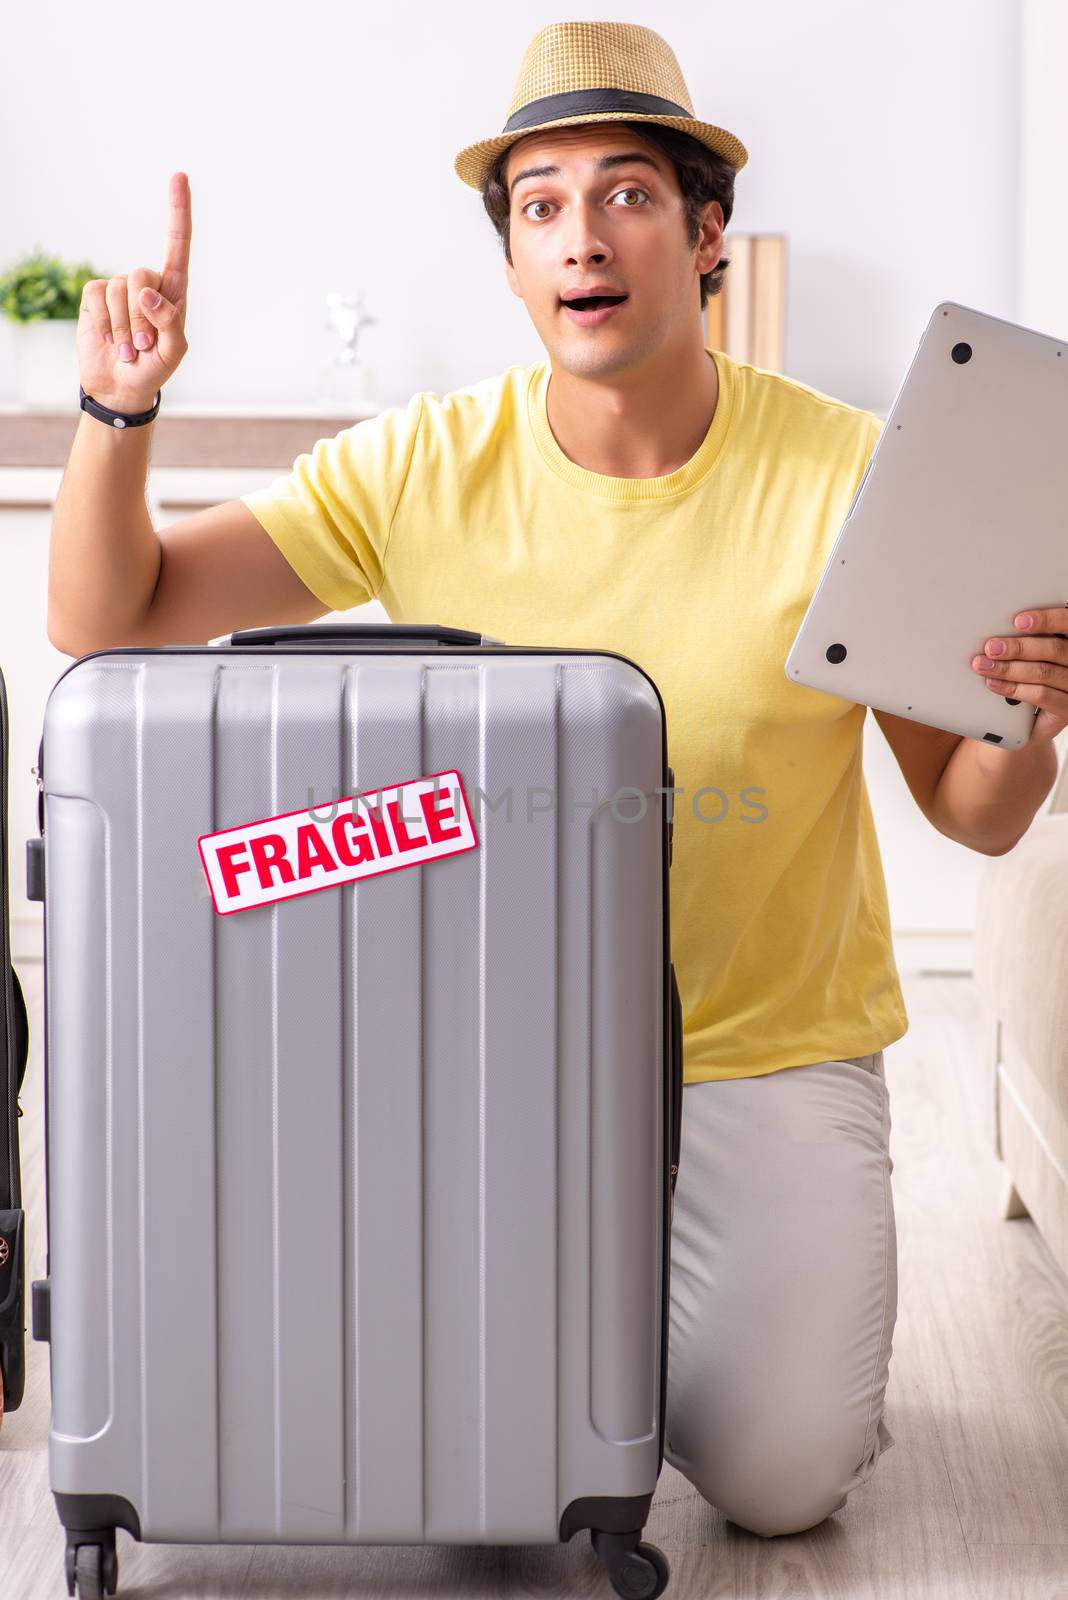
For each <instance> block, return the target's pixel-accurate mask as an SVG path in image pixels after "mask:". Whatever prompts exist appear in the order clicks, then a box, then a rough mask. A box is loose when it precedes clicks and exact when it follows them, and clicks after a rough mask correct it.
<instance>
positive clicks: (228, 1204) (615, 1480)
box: [27, 624, 682, 1600]
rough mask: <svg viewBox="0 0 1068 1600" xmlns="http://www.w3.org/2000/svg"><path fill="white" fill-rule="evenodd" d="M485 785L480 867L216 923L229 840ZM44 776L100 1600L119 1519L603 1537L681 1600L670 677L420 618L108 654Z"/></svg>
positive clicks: (62, 1297)
mask: <svg viewBox="0 0 1068 1600" xmlns="http://www.w3.org/2000/svg"><path fill="white" fill-rule="evenodd" d="M448 772H452V773H453V774H454V775H458V777H459V779H460V782H461V784H462V788H463V797H464V799H465V801H466V803H467V806H468V813H469V818H470V820H471V823H472V826H473V830H474V833H475V836H476V837H475V843H474V845H473V846H471V847H467V848H464V849H463V850H460V851H458V853H455V854H451V855H449V856H448V857H444V858H442V859H435V860H425V861H421V862H420V864H417V865H413V866H409V865H407V863H403V865H404V867H405V870H395V866H396V863H394V864H393V868H394V869H391V870H386V869H385V868H384V867H382V866H381V861H379V862H378V863H377V865H376V870H375V873H374V875H368V876H366V877H361V878H360V879H359V881H353V882H346V883H342V884H337V883H332V884H331V886H329V887H321V888H317V887H316V886H315V883H314V881H313V882H312V884H311V887H310V888H308V887H307V886H304V885H302V887H301V892H297V889H296V888H294V886H293V879H292V876H291V877H290V879H289V880H285V881H286V882H287V890H286V892H287V895H288V897H287V898H284V899H277V900H275V901H274V902H273V903H270V904H252V905H249V906H247V908H246V909H242V910H239V911H238V912H236V913H231V914H225V915H224V914H222V912H223V911H224V910H225V909H226V908H225V907H224V906H220V905H219V904H218V901H217V900H216V898H215V897H216V895H217V893H218V892H219V891H218V890H217V887H213V886H212V883H211V882H209V879H211V874H210V872H209V867H208V851H209V848H210V847H212V846H213V844H217V843H218V839H219V837H220V836H224V835H225V836H228V837H229V835H228V833H227V831H228V830H240V829H241V828H244V827H245V825H248V824H256V825H257V826H259V825H260V824H261V823H262V824H263V825H264V826H267V827H277V828H278V829H279V830H281V829H282V828H283V827H284V826H286V825H287V824H286V820H285V819H287V818H288V819H289V823H288V825H289V826H291V827H294V828H295V827H297V825H298V823H299V826H300V830H301V832H302V833H304V834H305V835H309V834H310V833H311V832H313V831H315V829H318V831H319V834H320V835H321V837H322V839H323V840H325V839H326V838H327V837H328V836H329V837H333V838H336V837H337V835H336V834H334V835H328V829H329V827H330V825H331V824H330V819H331V814H332V813H334V817H333V820H334V823H338V822H339V820H340V810H341V807H342V803H343V802H348V801H349V800H350V799H351V797H353V796H368V795H372V796H375V795H377V796H378V797H379V806H380V803H381V796H382V795H384V794H385V793H386V792H387V790H388V789H389V788H390V786H395V785H401V784H405V783H409V782H410V781H412V780H417V779H424V778H426V777H428V776H429V775H441V774H445V773H448ZM40 781H41V784H42V801H43V806H42V813H43V814H42V837H41V838H40V839H38V840H31V841H29V842H28V851H27V861H28V864H27V872H28V878H29V892H30V893H32V894H37V895H39V896H41V897H42V898H43V899H44V901H45V934H44V942H45V962H46V965H45V984H46V1028H45V1050H46V1057H47V1080H48V1102H47V1103H48V1113H47V1122H48V1145H47V1185H48V1213H47V1214H48V1237H49V1260H48V1277H47V1278H46V1279H45V1280H42V1281H41V1282H39V1283H37V1284H35V1285H34V1332H35V1335H36V1336H37V1337H42V1338H47V1337H50V1341H51V1382H52V1426H51V1433H50V1438H49V1468H50V1481H51V1487H52V1489H53V1492H54V1495H55V1500H56V1505H57V1510H58V1512H59V1516H60V1519H61V1521H62V1523H63V1525H64V1528H65V1529H66V1538H67V1576H68V1588H69V1592H70V1593H72V1594H73V1593H74V1584H75V1582H76V1581H77V1582H78V1583H79V1585H80V1592H83V1593H85V1594H92V1593H96V1592H98V1590H99V1588H100V1587H101V1586H102V1587H103V1589H104V1590H105V1592H107V1593H114V1592H115V1585H116V1581H117V1559H116V1551H115V1530H116V1528H117V1527H121V1528H125V1529H126V1530H127V1531H128V1532H129V1533H131V1534H132V1535H133V1536H134V1537H136V1538H139V1539H143V1540H146V1541H160V1542H178V1543H180V1542H194V1543H201V1544H204V1543H219V1542H231V1541H232V1542H239V1543H266V1542H278V1543H285V1544H300V1543H325V1544H350V1543H351V1544H361V1543H373V1544H421V1543H465V1544H466V1543H470V1544H477V1543H483V1542H485V1543H493V1544H544V1543H554V1542H558V1541H561V1540H568V1539H570V1538H571V1537H572V1536H573V1535H574V1534H575V1533H576V1532H577V1531H579V1530H581V1529H584V1528H589V1529H590V1530H591V1538H592V1541H593V1544H594V1546H595V1548H596V1550H597V1553H598V1555H599V1556H600V1558H601V1559H602V1561H604V1563H605V1565H606V1566H607V1568H608V1571H609V1576H610V1578H611V1581H612V1584H613V1586H614V1587H615V1588H616V1590H617V1592H618V1593H620V1594H625V1595H628V1596H632V1597H635V1600H636V1597H640V1596H654V1595H658V1594H660V1593H661V1592H662V1590H663V1588H664V1586H665V1584H666V1582H667V1563H666V1562H665V1560H664V1558H663V1556H662V1555H661V1553H660V1552H659V1551H658V1550H656V1549H655V1547H653V1546H651V1545H648V1544H644V1543H641V1533H642V1529H643V1526H644V1524H645V1521H646V1519H647V1516H648V1512H649V1506H650V1502H651V1500H652V1496H653V1491H654V1488H655V1485H656V1481H657V1478H658V1476H659V1473H660V1469H661V1465H662V1460H663V1430H664V1406H665V1387H666V1385H665V1379H666V1369H667V1311H668V1290H669V1265H670V1253H669V1235H670V1221H671V1205H672V1197H673V1188H674V1173H675V1170H676V1169H677V1162H678V1145H679V1131H680V1118H681V1102H682V1095H681V1086H682V1078H681V1018H680V1014H679V1008H678V995H677V989H676V987H675V983H674V974H673V971H672V969H671V966H670V950H669V936H668V928H669V922H668V866H669V859H670V832H671V827H670V800H671V787H672V783H673V779H672V775H671V773H670V769H669V768H668V764H667V730H666V727H665V717H664V707H663V702H662V700H661V697H660V695H659V692H658V691H657V689H656V687H655V685H654V684H653V683H652V681H651V679H650V678H649V677H648V676H647V675H646V674H645V673H644V671H643V670H642V669H641V668H640V667H639V666H637V665H636V664H635V663H633V662H631V661H629V660H627V659H626V658H624V657H622V656H619V655H616V654H613V653H611V652H608V651H596V650H594V651H579V650H573V649H572V650H564V649H562V650H553V649H548V648H529V649H527V648H522V647H510V646H507V645H504V644H502V643H501V642H500V641H497V640H487V639H484V638H483V637H482V636H481V635H479V634H472V633H467V632H466V631H464V630H460V629H450V628H438V627H429V626H427V627H422V626H421V627H405V626H395V625H392V624H390V625H386V626H377V625H372V626H364V627H359V626H353V625H342V624H337V625H335V624H311V625H307V626H302V627H294V628H275V629H269V628H268V629H262V628H261V629H250V630H245V631H243V632H240V633H234V634H232V635H231V636H230V638H229V639H228V640H227V641H225V642H223V643H222V644H213V645H205V646H164V647H162V648H158V649H137V648H121V649H112V650H104V651H97V652H94V653H93V654H91V655H87V656H84V657H82V658H81V659H80V660H78V661H76V662H75V663H73V664H72V665H71V666H70V667H69V668H68V669H67V670H66V671H65V672H64V673H63V674H62V676H61V677H60V678H59V679H58V680H57V682H56V684H55V685H54V687H53V689H52V692H51V695H50V697H49V700H48V704H47V707H46V712H45V718H44V731H43V737H42V741H41V760H40ZM370 803H371V804H374V803H375V802H374V800H373V799H372V801H371V802H370ZM458 809H459V808H458V807H457V810H458ZM305 813H306V815H305ZM405 815H407V813H405ZM302 818H303V820H301V819H302ZM394 824H395V826H394V830H393V834H392V835H391V836H390V841H387V843H389V842H392V843H398V842H399V839H400V834H399V831H398V830H399V827H400V825H399V824H398V823H397V817H396V814H395V813H394ZM394 836H396V837H394ZM263 837H266V835H263ZM273 837H276V840H277V839H280V838H281V832H280V831H279V833H278V834H277V835H275V836H273ZM231 859H236V858H233V857H232V858H231ZM381 859H382V861H384V860H385V859H386V858H385V856H383V857H382V858H381ZM256 860H257V868H258V870H259V871H260V881H261V882H262V881H263V880H264V874H263V869H262V862H261V858H260V856H257V857H256ZM244 864H245V865H247V863H244ZM305 865H307V863H306V862H305ZM379 868H381V870H379ZM249 876H251V874H249V875H247V876H246V878H245V879H242V880H240V881H241V882H246V883H247V882H248V878H249ZM311 876H312V878H314V874H312V875H311ZM267 881H269V883H270V884H271V885H272V886H273V885H277V884H280V883H281V882H282V881H283V877H282V875H281V869H279V874H278V875H272V874H271V873H268V874H267ZM213 902H214V903H213Z"/></svg>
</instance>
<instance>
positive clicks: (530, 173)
mask: <svg viewBox="0 0 1068 1600" xmlns="http://www.w3.org/2000/svg"><path fill="white" fill-rule="evenodd" d="M636 162H641V163H642V164H643V165H644V166H647V167H652V169H653V171H654V172H657V173H659V174H660V176H661V177H663V176H664V174H663V172H661V170H660V167H659V166H658V165H657V163H656V162H655V161H654V160H653V158H652V156H645V155H642V153H641V151H640V150H626V151H624V152H623V154H622V155H615V156H602V157H601V159H600V160H599V161H598V163H597V169H596V170H597V171H598V172H607V171H608V170H609V169H610V168H611V167H627V166H631V165H633V164H634V163H636ZM559 175H560V168H559V167H524V168H523V170H522V172H517V173H516V175H515V177H514V178H513V179H512V181H511V183H510V184H509V185H508V194H509V196H511V194H512V192H513V190H514V189H515V186H516V184H517V183H521V182H522V181H523V179H524V178H556V177H559Z"/></svg>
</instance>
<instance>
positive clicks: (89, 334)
mask: <svg viewBox="0 0 1068 1600" xmlns="http://www.w3.org/2000/svg"><path fill="white" fill-rule="evenodd" d="M192 228H193V223H192V210H191V207H190V201H189V178H188V177H187V175H186V174H185V173H184V172H175V173H174V174H173V175H172V177H171V195H170V227H169V233H168V241H167V255H166V260H165V261H164V264H163V270H162V272H155V271H153V269H152V268H151V267H136V268H135V269H134V270H133V272H130V273H127V274H126V275H125V276H123V277H117V278H108V279H104V278H93V279H92V280H90V282H89V283H87V284H86V285H85V287H84V288H83V290H82V303H81V308H80V311H79V315H78V330H77V335H76V340H75V347H76V349H77V353H78V370H79V373H80V376H81V385H82V388H83V389H84V390H85V392H86V394H88V395H92V397H93V399H94V400H97V401H99V403H100V404H101V405H102V406H107V407H108V408H109V409H110V410H112V411H124V412H127V413H130V414H136V413H138V412H142V411H150V410H151V409H152V406H153V405H154V403H155V399H156V392H157V390H159V389H162V387H163V385H164V384H165V383H166V381H167V379H168V378H169V377H170V376H171V374H172V373H173V372H174V371H175V370H176V368H177V367H178V365H179V363H180V362H181V359H182V357H183V356H184V355H185V352H186V350H187V349H188V348H189V346H188V344H187V343H186V337H185V308H186V291H187V288H188V284H189V240H190V236H191V234H192ZM152 291H155V292H156V293H157V294H159V295H161V296H162V299H161V300H160V303H159V305H158V306H157V307H156V308H155V309H154V310H153V308H152V307H151V306H149V305H147V304H146V301H147V300H148V299H150V298H151V294H152ZM142 346H143V348H142Z"/></svg>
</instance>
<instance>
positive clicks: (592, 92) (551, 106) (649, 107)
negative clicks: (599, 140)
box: [501, 89, 693, 133]
mask: <svg viewBox="0 0 1068 1600" xmlns="http://www.w3.org/2000/svg"><path fill="white" fill-rule="evenodd" d="M587 111H632V112H644V113H646V114H647V115H651V116H659V117H689V118H690V120H691V121H692V120H693V112H692V111H687V109H686V107H685V106H680V105H676V104H675V101H674V100H663V99H661V97H660V95H658V94H639V93H637V92H636V91H635V90H631V89H574V90H572V91H571V92H570V93H568V94H548V95H545V96H544V97H543V98H542V99H541V100H532V101H531V102H530V104H529V105H526V106H520V108H519V110H518V111H514V112H513V113H512V115H511V116H510V117H509V118H508V121H507V122H506V123H505V125H504V127H503V128H502V129H501V132H502V133H515V131H516V129H517V128H529V127H531V126H534V125H537V124H540V123H543V122H557V121H559V120H560V118H562V117H580V116H583V115H584V114H585V113H586V112H587Z"/></svg>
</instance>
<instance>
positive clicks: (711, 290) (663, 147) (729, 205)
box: [482, 122, 735, 311]
mask: <svg viewBox="0 0 1068 1600" xmlns="http://www.w3.org/2000/svg"><path fill="white" fill-rule="evenodd" d="M571 126H575V124H571ZM608 126H611V127H613V128H629V129H630V131H631V132H632V133H635V134H637V136H638V137H639V138H640V139H645V140H647V141H648V143H649V144H651V145H654V146H655V147H656V148H657V149H658V150H660V151H662V152H663V154H664V155H666V156H667V157H668V158H669V159H670V160H671V161H672V162H673V163H674V167H675V174H676V177H677V178H678V183H679V188H680V190H681V191H682V201H683V207H684V209H685V214H686V236H687V243H688V244H689V246H690V248H691V250H692V249H694V248H695V246H696V244H697V241H698V239H699V238H700V237H701V212H702V211H703V209H704V208H705V206H706V205H707V204H708V202H709V201H710V200H718V201H719V204H720V205H721V206H722V207H723V226H724V229H726V227H727V224H728V223H729V222H730V220H731V212H732V211H733V210H734V174H735V169H734V167H732V166H731V164H730V162H729V161H726V160H725V159H724V158H723V157H722V156H717V155H716V154H715V152H714V151H712V150H709V148H708V146H707V145H703V144H702V143H701V142H700V140H699V139H694V138H693V137H692V136H691V135H690V134H688V133H683V132H682V130H681V129H680V128H671V127H668V126H667V125H666V124H664V123H661V122H613V123H610V124H608ZM512 148H513V147H512V146H509V147H508V149H506V150H502V151H501V153H500V155H499V156H498V157H497V159H496V161H495V162H494V163H493V165H492V167H491V168H490V170H489V172H488V173H487V174H486V176H485V178H483V180H482V204H483V205H484V206H485V208H486V211H487V213H488V215H489V219H490V221H491V222H492V223H493V226H494V227H495V228H496V230H497V236H498V238H499V239H500V241H501V244H502V245H503V247H504V257H505V260H506V261H507V262H508V265H509V266H511V265H512V252H511V243H510V228H509V224H510V221H511V209H512V208H511V196H510V195H509V193H508V189H507V187H506V185H505V181H504V180H505V174H506V172H507V170H508V157H509V156H510V155H511V153H512ZM729 266H730V261H729V260H728V259H727V257H726V256H720V259H719V260H718V261H717V262H716V265H715V266H714V267H713V268H712V271H711V272H702V274H701V310H702V311H703V310H704V308H705V306H706V304H707V302H708V297H709V295H713V294H719V292H720V290H721V289H722V288H723V275H724V273H725V272H726V270H727V268H728V267H729Z"/></svg>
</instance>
